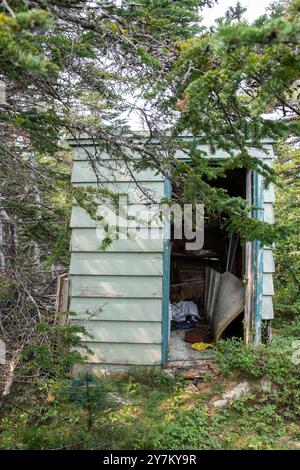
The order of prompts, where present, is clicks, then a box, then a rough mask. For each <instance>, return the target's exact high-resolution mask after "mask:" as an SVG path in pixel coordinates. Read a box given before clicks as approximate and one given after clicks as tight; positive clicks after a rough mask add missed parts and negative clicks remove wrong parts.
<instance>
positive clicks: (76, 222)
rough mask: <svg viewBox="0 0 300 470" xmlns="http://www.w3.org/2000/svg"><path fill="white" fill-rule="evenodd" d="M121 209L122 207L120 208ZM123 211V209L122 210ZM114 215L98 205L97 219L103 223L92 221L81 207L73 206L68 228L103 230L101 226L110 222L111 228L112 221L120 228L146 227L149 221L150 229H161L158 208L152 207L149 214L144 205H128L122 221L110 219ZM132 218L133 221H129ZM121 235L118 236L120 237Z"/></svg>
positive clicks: (113, 211) (106, 208)
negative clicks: (101, 218) (100, 218)
mask: <svg viewBox="0 0 300 470" xmlns="http://www.w3.org/2000/svg"><path fill="white" fill-rule="evenodd" d="M122 208H123V206H122ZM124 210H125V208H124ZM112 214H115V210H114V209H113V208H111V209H109V207H108V206H104V205H101V206H100V205H99V206H98V209H97V217H104V218H105V219H104V223H103V222H101V221H97V220H94V219H92V218H91V217H90V216H89V214H88V213H87V211H86V210H85V209H83V208H82V207H79V206H74V207H73V209H72V215H71V222H70V227H71V228H76V227H80V228H89V227H100V228H103V225H104V224H105V222H106V221H110V225H111V226H113V223H112V221H115V222H114V223H117V221H118V224H119V226H120V227H124V228H126V227H129V228H130V227H145V228H146V227H148V226H149V222H150V221H151V228H152V227H153V228H158V227H162V221H161V220H160V219H159V217H158V214H159V211H158V208H157V207H155V206H154V207H152V209H151V212H148V210H147V206H145V205H144V204H129V205H128V206H127V215H126V216H125V214H124V217H123V216H122V217H123V218H122V219H118V220H117V219H116V218H115V217H113V218H111V215H112ZM155 214H156V215H157V216H156V217H155V218H153V216H154V215H155ZM132 217H134V218H133V219H131V218H132ZM121 235H122V234H120V236H121Z"/></svg>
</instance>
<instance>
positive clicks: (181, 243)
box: [169, 170, 246, 361]
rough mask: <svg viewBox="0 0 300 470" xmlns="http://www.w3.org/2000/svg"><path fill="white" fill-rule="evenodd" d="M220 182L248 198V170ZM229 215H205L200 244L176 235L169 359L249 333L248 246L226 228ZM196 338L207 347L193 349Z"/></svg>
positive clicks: (196, 355) (197, 353) (193, 355)
mask: <svg viewBox="0 0 300 470" xmlns="http://www.w3.org/2000/svg"><path fill="white" fill-rule="evenodd" d="M215 186H216V187H222V188H224V189H226V190H227V191H228V193H229V194H230V195H231V196H237V197H243V198H245V197H246V172H245V171H244V170H232V171H230V172H228V174H227V175H226V177H225V178H218V179H217V180H216V182H215ZM224 221H225V219H224V216H223V214H218V215H216V216H208V215H206V216H205V224H204V245H203V247H202V249H200V250H186V249H185V242H186V240H184V239H175V238H174V236H173V237H172V239H171V280H170V281H171V282H170V317H171V318H170V343H169V361H176V360H179V361H182V360H187V361H190V360H196V359H197V358H198V359H199V358H200V357H201V355H202V356H203V354H204V355H205V354H207V352H208V351H207V350H206V351H205V349H206V346H203V345H205V344H206V345H210V343H211V342H212V341H213V342H214V343H217V342H218V341H219V340H220V339H221V338H223V337H228V336H236V337H242V335H243V311H244V295H245V294H244V291H245V286H244V283H243V278H244V275H245V249H244V246H242V245H241V243H240V240H239V238H238V236H237V235H236V234H234V233H233V234H232V235H231V236H229V235H228V234H227V233H226V230H225V229H224ZM191 305H193V310H192V311H193V314H189V310H188V306H191ZM178 309H179V311H178ZM196 309H197V313H198V314H197V315H196V314H195V312H196ZM179 312H181V313H179ZM184 330H185V331H184ZM195 343H198V344H201V348H202V349H201V348H200V347H199V350H197V348H196V349H192V345H193V344H195ZM207 347H208V346H207Z"/></svg>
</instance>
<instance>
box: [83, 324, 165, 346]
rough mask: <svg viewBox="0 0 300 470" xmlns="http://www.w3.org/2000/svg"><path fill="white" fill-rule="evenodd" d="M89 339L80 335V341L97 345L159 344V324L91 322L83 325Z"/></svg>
mask: <svg viewBox="0 0 300 470" xmlns="http://www.w3.org/2000/svg"><path fill="white" fill-rule="evenodd" d="M84 327H85V329H86V331H87V333H90V334H91V335H92V337H91V338H89V337H88V336H86V335H82V336H81V338H82V341H90V342H93V343H94V342H96V343H97V342H99V343H130V344H132V343H133V344H140V343H141V344H160V343H161V323H160V322H124V321H120V322H115V321H93V322H90V321H88V322H86V323H84Z"/></svg>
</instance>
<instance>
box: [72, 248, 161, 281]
mask: <svg viewBox="0 0 300 470" xmlns="http://www.w3.org/2000/svg"><path fill="white" fill-rule="evenodd" d="M116 273H118V276H159V275H161V276H162V274H163V256H162V253H74V254H73V256H72V259H71V264H70V274H91V275H110V276H113V275H115V274H116Z"/></svg>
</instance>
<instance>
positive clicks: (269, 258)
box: [264, 249, 275, 273]
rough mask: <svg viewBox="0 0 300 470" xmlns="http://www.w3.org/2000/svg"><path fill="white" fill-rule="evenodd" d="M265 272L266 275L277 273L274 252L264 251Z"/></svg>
mask: <svg viewBox="0 0 300 470" xmlns="http://www.w3.org/2000/svg"><path fill="white" fill-rule="evenodd" d="M264 272H265V273H274V272H275V265H274V256H273V251H272V250H266V249H264Z"/></svg>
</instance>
